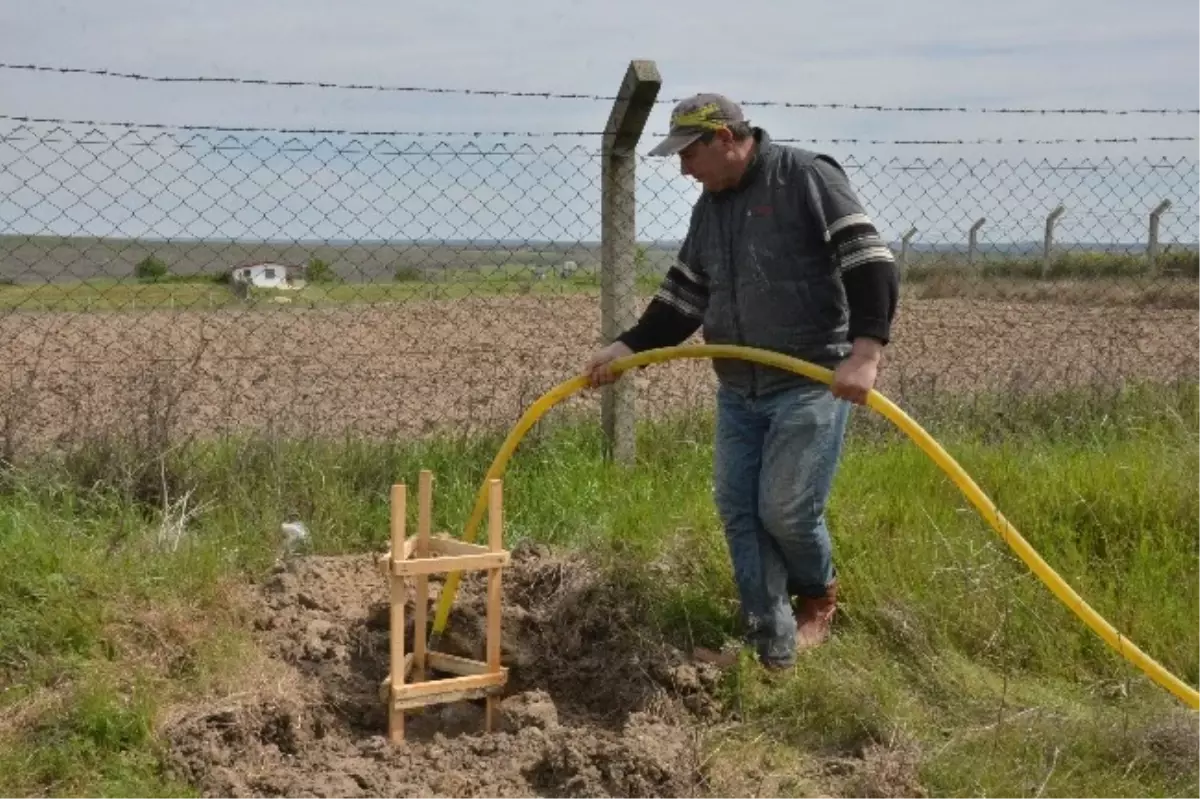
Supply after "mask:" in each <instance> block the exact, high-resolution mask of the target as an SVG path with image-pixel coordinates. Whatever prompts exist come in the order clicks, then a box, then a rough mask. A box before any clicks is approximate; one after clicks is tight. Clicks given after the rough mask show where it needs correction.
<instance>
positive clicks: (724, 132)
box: [713, 127, 733, 144]
mask: <svg viewBox="0 0 1200 799" xmlns="http://www.w3.org/2000/svg"><path fill="white" fill-rule="evenodd" d="M713 138H715V139H717V141H719V142H721V144H729V143H730V142H732V141H733V131H731V130H730V129H729V128H726V127H720V128H717V129H716V131H715V132H714V135H713Z"/></svg>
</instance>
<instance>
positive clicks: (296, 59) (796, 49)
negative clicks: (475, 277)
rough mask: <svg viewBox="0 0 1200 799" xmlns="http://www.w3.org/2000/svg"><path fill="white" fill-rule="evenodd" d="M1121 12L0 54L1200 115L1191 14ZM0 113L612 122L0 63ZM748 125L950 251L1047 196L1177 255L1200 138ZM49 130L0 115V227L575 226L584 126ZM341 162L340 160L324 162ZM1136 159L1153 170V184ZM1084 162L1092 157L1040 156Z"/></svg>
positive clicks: (1168, 118)
mask: <svg viewBox="0 0 1200 799" xmlns="http://www.w3.org/2000/svg"><path fill="white" fill-rule="evenodd" d="M1136 8H1137V6H1136V5H1135V3H1133V2H1114V1H1112V0H1093V1H1092V2H1086V3H1085V2H1078V1H1077V0H1056V2H1054V3H1042V2H1033V0H1010V1H1009V2H1006V3H996V4H971V5H968V4H964V3H962V2H952V0H910V2H908V3H904V4H880V3H868V2H842V3H819V4H803V3H795V2H745V3H742V4H741V5H738V4H735V3H730V2H724V3H717V2H711V0H692V1H691V2H688V3H686V4H685V3H674V4H672V3H667V2H662V1H661V0H660V2H658V3H646V2H630V1H629V0H610V2H606V3H595V2H592V3H583V2H576V1H572V0H557V1H556V2H548V1H547V0H527V1H526V2H524V3H520V4H513V3H508V4H503V3H466V2H461V1H458V2H442V3H439V4H436V5H435V4H428V5H426V6H417V5H416V4H398V3H395V2H391V3H387V2H381V1H378V0H344V2H340V3H337V4H334V3H332V2H324V3H321V2H313V1H312V0H256V2H254V3H247V2H244V0H243V1H242V2H232V1H231V0H207V2H205V3H195V2H181V1H178V0H177V1H176V2H166V1H165V0H144V1H142V2H135V1H134V0H106V2H104V3H95V2H81V1H79V0H75V1H74V2H69V1H67V0H60V2H46V3H15V2H14V3H6V4H3V5H0V61H3V62H6V63H9V64H37V65H43V66H61V67H72V68H85V69H110V70H116V71H125V72H134V73H139V74H145V75H158V76H184V75H205V76H214V77H242V78H251V79H271V80H304V81H329V82H342V83H367V84H380V85H387V86H422V87H430V88H445V89H489V90H490V89H499V90H507V91H517V92H525V91H535V92H555V93H580V94H589V95H603V96H611V95H612V94H614V93H615V92H616V90H617V88H618V86H619V85H620V81H621V78H622V76H623V75H624V73H625V70H626V68H627V66H628V64H629V62H630V60H631V59H650V60H653V61H654V62H655V64H656V66H657V69H658V71H659V73H660V74H661V76H662V79H663V85H662V88H661V90H660V93H659V97H660V98H661V99H663V100H669V99H671V98H676V97H681V96H685V95H687V94H689V93H692V92H695V91H720V92H723V93H725V94H727V95H729V96H730V97H732V98H734V99H735V100H739V101H764V100H766V101H772V102H784V101H790V102H797V103H838V104H846V105H850V104H864V105H878V104H882V105H890V106H896V105H903V106H914V105H919V106H946V105H950V106H967V107H970V108H972V109H981V108H1064V107H1067V108H1080V107H1087V108H1102V109H1132V108H1147V107H1156V108H1157V107H1167V108H1185V109H1195V108H1196V107H1198V106H1200V99H1198V95H1200V79H1198V62H1200V50H1198V38H1197V36H1198V34H1197V30H1198V24H1200V19H1198V10H1197V4H1196V3H1195V2H1194V0H1190V1H1189V2H1183V1H1182V0H1157V2H1155V4H1154V13H1153V14H1147V13H1139V12H1138V11H1137V10H1135V9H1136ZM0 97H3V100H4V101H3V103H2V104H0V113H4V114H9V115H12V116H28V117H45V118H54V119H69V120H94V121H98V122H135V123H155V124H165V125H208V126H233V127H245V126H263V127H277V128H313V127H316V128H332V129H339V130H357V131H394V132H414V131H435V132H439V131H467V132H472V131H519V132H533V133H546V132H551V131H585V132H594V131H597V130H600V129H602V127H603V126H604V123H605V121H606V119H607V117H608V113H609V109H610V107H611V102H610V101H608V100H591V99H557V98H552V99H547V98H540V97H538V98H515V97H491V96H468V95H463V94H455V93H445V94H437V93H405V92H384V91H360V90H346V89H319V88H309V87H300V88H283V87H271V86H248V85H228V84H196V83H172V84H162V83H151V82H145V81H132V80H123V79H117V78H112V77H99V76H90V75H75V74H68V75H60V74H56V73H45V72H26V71H19V70H11V69H0ZM669 111H670V104H669V103H667V102H662V103H659V104H658V105H657V106H656V108H655V111H654V113H653V114H652V115H651V118H650V120H649V123H648V125H647V134H646V136H644V138H643V140H642V142H641V143H640V144H639V146H638V150H639V152H641V153H645V152H646V151H647V150H648V149H649V148H650V147H651V146H652V144H653V134H658V133H661V132H663V131H664V130H665V129H666V126H667V120H668V115H669ZM746 111H747V115H748V116H749V117H750V119H751V121H752V122H754V123H755V124H759V125H762V126H764V127H765V128H766V129H767V130H768V131H769V132H770V133H771V135H772V136H774V137H775V138H799V139H805V140H808V139H818V140H821V141H820V142H818V143H809V142H807V141H806V142H804V143H803V145H802V146H805V147H810V148H812V149H820V150H823V151H825V152H829V153H831V154H833V155H834V156H835V157H837V158H838V159H839V160H841V161H842V162H843V163H845V164H847V167H848V169H849V171H850V173H851V176H852V179H854V180H856V182H857V184H858V185H859V186H860V193H861V194H862V196H863V198H864V201H866V202H867V204H868V206H869V210H870V211H871V213H872V214H873V215H875V216H876V217H877V218H878V219H879V221H880V223H881V225H882V226H883V227H884V228H885V230H886V232H887V235H888V236H889V237H890V238H892V239H895V238H896V237H898V236H899V235H900V234H901V233H902V232H903V231H904V230H906V229H907V228H908V227H909V226H912V225H915V226H917V227H918V228H919V231H920V235H921V236H928V237H933V238H935V239H938V238H940V239H953V238H955V237H959V236H960V234H961V236H964V237H965V233H963V232H962V231H964V230H965V227H966V226H969V225H970V223H971V222H972V221H973V220H974V219H975V218H977V217H979V216H985V217H987V218H988V219H989V222H988V224H987V225H986V226H985V228H984V231H983V233H982V234H981V235H982V236H983V237H985V238H986V237H987V236H989V235H990V236H995V237H1009V238H1037V237H1038V236H1040V228H1041V226H1042V225H1043V224H1044V222H1043V220H1044V216H1045V213H1046V212H1048V211H1049V210H1050V209H1051V208H1053V207H1054V206H1055V205H1056V204H1057V203H1059V202H1062V203H1063V204H1064V205H1066V206H1067V211H1066V213H1065V214H1064V216H1063V219H1062V221H1061V222H1060V226H1061V229H1062V231H1063V235H1065V236H1077V237H1082V238H1088V237H1094V235H1095V234H1097V232H1107V233H1110V234H1112V235H1113V236H1115V237H1118V238H1128V237H1130V236H1133V237H1139V236H1143V235H1144V225H1145V216H1146V214H1147V213H1148V212H1149V209H1150V208H1152V207H1153V206H1154V205H1156V204H1157V203H1158V202H1159V198H1160V197H1169V198H1171V199H1172V201H1173V212H1172V213H1173V216H1171V215H1169V218H1164V226H1165V227H1166V228H1167V229H1168V231H1173V235H1175V236H1176V237H1179V238H1182V239H1190V240H1192V241H1194V240H1195V238H1196V235H1197V233H1196V228H1197V225H1196V219H1195V215H1196V214H1195V211H1196V205H1197V203H1196V183H1197V180H1196V166H1195V162H1196V146H1197V145H1196V142H1195V141H1190V142H1150V141H1144V140H1143V141H1140V142H1138V143H1136V144H1128V143H1127V144H1066V145H1064V144H1057V145H1049V144H1046V145H1034V144H1005V145H995V144H990V145H942V146H920V147H917V146H913V145H881V144H867V143H848V142H831V141H828V140H830V139H835V138H836V139H860V140H863V139H879V140H886V141H894V140H909V139H938V140H944V139H967V140H973V139H979V138H986V139H996V138H1003V139H1011V138H1017V137H1020V138H1026V139H1060V138H1066V139H1075V138H1087V139H1094V138H1128V137H1138V138H1140V139H1145V137H1154V136H1160V137H1161V136H1168V137H1170V136H1195V135H1196V132H1197V130H1196V128H1197V121H1198V117H1197V115H1196V114H1182V115H1165V116H1164V115H1136V114H1131V115H1116V114H1110V115H1093V114H1088V115H1079V114H1074V115H1062V114H1046V115H1028V114H997V113H979V112H978V111H972V112H971V113H901V112H877V111H863V110H851V109H820V110H810V109H796V108H785V107H759V106H748V107H747V108H746ZM57 128H59V126H56V125H54V124H52V123H38V124H26V125H22V124H20V123H18V122H14V121H11V120H2V119H0V232H18V233H59V234H64V233H65V234H70V233H89V234H94V235H135V236H150V237H163V236H166V237H206V236H218V237H249V238H263V237H268V238H287V239H314V238H315V239H344V238H352V239H353V238H389V237H420V236H433V237H445V238H474V237H480V238H497V237H506V238H509V237H516V238H568V239H576V238H578V239H592V238H596V237H597V236H598V235H599V162H598V160H597V159H596V157H595V155H594V153H595V150H596V148H597V146H598V138H597V137H595V136H585V137H530V138H522V137H510V138H503V139H497V138H486V137H485V138H472V137H470V136H463V135H460V136H423V137H408V136H402V135H399V134H397V135H390V136H382V137H381V136H373V137H364V136H359V137H345V136H329V135H311V134H302V135H287V134H276V133H262V134H253V135H251V134H238V135H234V136H228V135H224V134H220V133H214V132H204V133H197V134H185V133H175V134H172V135H171V136H161V135H160V133H161V131H158V130H151V129H141V130H138V129H135V130H132V131H130V130H126V129H121V128H113V127H104V126H101V127H100V128H99V129H98V131H95V132H93V131H92V126H90V125H66V126H61V129H57ZM351 139H354V140H355V141H354V144H353V145H352V146H351V144H350V143H351ZM147 142H151V143H152V144H151V146H144V145H145V144H146V143H147ZM181 144H186V145H187V146H186V147H185V146H181ZM214 145H217V146H218V147H220V149H214ZM472 145H474V146H477V147H482V148H484V149H487V150H493V148H500V149H499V150H498V151H495V150H493V151H492V152H491V153H490V154H489V155H487V156H468V155H461V154H459V155H450V154H444V155H441V156H434V155H420V154H418V152H421V153H424V152H427V151H429V150H431V149H432V150H435V151H436V150H437V149H438V148H441V151H442V152H443V153H463V152H467V151H469V148H470V147H471V146H472ZM355 147H357V148H359V150H360V151H359V152H345V151H346V150H347V149H348V148H349V149H350V150H353V149H354V148H355ZM518 150H519V153H518V154H514V152H515V151H518ZM414 151H418V152H414ZM939 159H940V160H939ZM1106 159H1108V160H1106ZM1128 159H1131V160H1128ZM1161 159H1166V163H1168V164H1170V165H1172V166H1171V168H1169V169H1168V168H1153V164H1154V163H1157V162H1159V161H1160V160H1161ZM1181 161H1182V162H1184V163H1181ZM1084 162H1086V163H1088V164H1091V165H1095V164H1099V165H1100V168H1098V169H1095V170H1091V171H1080V170H1069V169H1063V168H1062V167H1064V166H1067V165H1072V166H1073V165H1079V164H1081V163H1084ZM947 163H952V164H957V165H958V166H955V167H946V166H945V164H947ZM929 164H935V165H936V164H940V165H941V166H935V168H933V169H929V168H928V165H929ZM1147 164H1150V166H1147ZM964 165H966V166H964ZM1050 166H1054V167H1056V168H1054V169H1050V168H1048V167H1050ZM914 167H917V169H914ZM638 169H639V172H638V177H639V191H638V202H639V205H638V225H639V236H640V237H642V238H650V239H656V238H663V239H670V238H677V237H678V236H679V235H681V234H682V229H683V227H684V226H685V225H686V219H687V215H688V211H689V208H690V203H691V202H692V201H693V200H694V199H695V196H696V193H697V192H696V187H695V186H694V185H693V184H692V183H691V182H690V181H688V180H686V179H684V178H682V177H680V176H679V175H678V167H677V163H675V162H673V161H670V160H667V161H663V160H660V159H655V160H653V161H650V160H643V161H642V162H641V163H640V164H639V167H638ZM956 170H957V171H956Z"/></svg>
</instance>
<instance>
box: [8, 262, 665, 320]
mask: <svg viewBox="0 0 1200 799" xmlns="http://www.w3.org/2000/svg"><path fill="white" fill-rule="evenodd" d="M445 275H446V277H445V278H439V279H435V280H425V279H420V278H417V279H404V280H397V281H393V282H372V283H347V282H329V283H310V284H308V285H305V286H303V287H302V288H299V289H295V290H268V289H255V290H253V291H252V293H251V295H250V297H249V298H248V299H247V300H242V299H239V298H238V297H237V296H235V295H234V293H233V291H232V290H231V289H230V288H229V287H228V286H226V285H223V284H219V283H216V282H214V281H213V280H212V279H210V278H206V277H205V276H199V277H196V278H194V279H192V280H187V279H182V278H181V277H180V276H174V277H172V278H171V279H170V280H165V281H159V282H140V281H137V280H136V279H133V278H130V279H126V280H118V279H115V278H97V279H91V280H81V281H77V282H61V283H37V284H25V283H21V284H7V285H0V311H14V310H22V311H57V312H71V313H81V312H92V311H97V312H98V311H138V310H163V309H166V310H185V309H193V310H209V309H218V308H247V307H251V308H253V307H259V308H265V307H272V306H278V305H280V304H286V305H287V306H289V307H300V308H324V307H331V306H339V305H350V304H378V303H394V302H411V301H414V300H435V299H458V298H462V297H473V296H482V297H487V296H509V295H523V294H532V295H536V296H561V295H564V294H566V295H571V294H579V295H588V294H593V295H594V294H598V293H599V291H600V284H599V280H598V279H597V278H596V277H595V276H593V275H590V274H579V275H577V276H571V277H560V276H557V275H552V274H548V275H546V276H545V277H544V278H536V277H535V276H534V272H533V269H532V268H531V267H520V266H507V267H497V268H494V269H480V270H447V272H446V273H445ZM657 287H658V281H657V279H655V278H652V277H642V278H640V279H639V280H638V285H637V290H638V292H639V293H640V294H643V295H648V294H651V293H653V292H654V290H655V289H656V288H657Z"/></svg>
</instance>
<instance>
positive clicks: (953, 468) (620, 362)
mask: <svg viewBox="0 0 1200 799" xmlns="http://www.w3.org/2000/svg"><path fill="white" fill-rule="evenodd" d="M680 358H736V359H741V360H747V361H753V362H756V363H760V364H765V365H767V366H774V367H778V368H780V369H785V370H787V371H790V372H795V373H796V374H800V375H803V376H805V377H808V378H811V379H813V380H817V381H820V382H822V383H825V384H830V383H832V382H833V372H832V371H831V370H829V369H826V368H824V367H822V366H817V365H815V364H812V363H808V362H807V361H803V360H800V359H799V358H793V357H790V356H788V355H783V354H781V353H776V352H770V351H768V350H761V349H756V348H754V347H741V346H734V345H726V344H697V345H689V346H678V347H663V348H661V349H656V350H647V351H646V352H640V353H637V354H635V355H630V356H628V357H625V358H618V359H616V360H614V361H613V362H612V364H611V366H612V371H613V373H614V374H621V373H623V372H625V371H628V370H629V369H634V368H637V367H640V366H646V365H648V364H652V363H661V362H663V361H671V360H676V359H680ZM588 385H589V384H588V379H587V377H585V376H582V375H581V376H579V377H575V378H573V379H571V380H568V381H566V382H564V383H560V384H559V385H557V386H555V387H554V388H552V389H551V390H550V391H548V392H546V393H545V394H543V395H542V396H541V397H539V398H538V400H537V401H536V402H535V403H534V404H533V405H531V406H530V407H529V410H527V411H526V412H525V413H524V414H523V415H522V416H521V418H520V420H518V421H517V424H516V425H515V426H514V427H513V428H512V430H511V431H509V434H508V437H507V438H506V439H505V440H504V444H503V445H502V446H501V447H500V451H499V452H498V453H496V457H495V459H494V460H493V461H492V465H491V467H490V468H489V469H488V471H487V475H486V476H485V477H484V480H483V485H481V486H480V488H479V495H478V497H477V499H476V501H475V508H474V510H473V511H472V512H471V516H470V519H469V520H468V521H467V527H466V532H465V534H464V539H465V540H466V541H468V542H473V541H474V540H475V536H476V534H477V532H478V529H479V523H480V522H481V521H482V519H483V515H484V513H485V511H486V510H487V485H488V481H489V480H492V479H495V478H499V477H500V476H501V475H502V474H503V473H504V467H505V466H506V465H507V464H508V461H509V459H510V458H511V457H512V454H513V452H514V451H515V450H516V448H517V444H518V443H520V441H521V439H522V438H524V437H525V434H526V433H528V432H529V429H530V428H531V427H533V425H534V424H535V423H536V422H537V420H538V419H540V418H541V417H542V415H543V414H545V413H546V411H548V410H549V409H550V408H552V407H553V406H554V405H556V404H558V403H559V402H561V401H562V400H564V399H566V398H567V397H569V396H570V395H572V394H574V393H575V392H577V391H580V390H582V389H585V388H587V387H588ZM867 406H868V407H870V408H872V409H873V410H875V411H877V412H879V413H880V414H882V415H883V416H885V417H886V418H887V419H889V420H890V421H891V422H892V423H894V424H895V425H896V426H897V427H899V428H900V429H901V430H902V431H903V432H904V433H905V434H907V435H908V437H909V438H911V439H912V440H913V441H914V442H916V444H917V446H918V447H920V448H921V449H922V450H924V452H925V454H926V455H928V456H929V457H930V458H932V459H933V461H934V463H936V464H937V465H938V466H939V467H941V469H942V471H944V472H945V473H946V475H947V476H949V478H950V479H951V480H952V481H953V482H954V484H955V485H957V486H958V487H959V489H960V490H961V491H962V493H963V494H965V495H966V497H967V499H969V500H970V501H971V504H973V505H974V506H975V507H976V509H977V510H978V511H979V513H980V515H982V516H983V518H984V519H985V520H987V522H988V524H990V525H991V526H992V528H993V529H994V530H995V531H996V532H997V533H999V535H1000V537H1001V538H1002V539H1003V540H1004V543H1006V544H1008V546H1009V547H1010V548H1011V549H1012V550H1013V551H1014V552H1015V553H1016V554H1017V556H1018V557H1020V558H1021V560H1023V561H1024V562H1025V565H1027V566H1028V567H1029V568H1030V569H1031V570H1032V571H1033V573H1034V574H1036V575H1037V576H1038V578H1039V579H1040V580H1041V581H1042V582H1043V583H1045V585H1046V586H1047V587H1048V588H1049V589H1050V591H1051V592H1052V593H1053V594H1054V595H1055V596H1056V597H1058V599H1059V601H1061V602H1062V603H1063V604H1064V605H1066V606H1067V607H1068V608H1070V609H1071V611H1072V612H1074V613H1075V615H1076V616H1078V617H1079V618H1080V619H1082V620H1083V622H1084V623H1085V624H1086V625H1087V626H1088V627H1090V628H1091V629H1092V630H1093V631H1094V632H1095V633H1096V634H1097V635H1099V636H1100V637H1101V638H1102V639H1103V640H1104V642H1105V643H1107V644H1108V645H1109V646H1110V647H1112V648H1113V649H1115V650H1116V651H1117V652H1118V653H1119V654H1120V655H1121V656H1122V657H1124V658H1125V659H1126V660H1128V661H1129V662H1130V663H1132V664H1134V665H1135V666H1137V667H1138V668H1139V669H1141V670H1142V671H1143V672H1144V673H1145V674H1146V675H1148V676H1149V677H1150V679H1152V680H1154V681H1155V682H1156V683H1158V684H1159V685H1160V686H1162V687H1163V688H1165V689H1167V690H1168V691H1170V692H1171V693H1172V694H1174V695H1175V696H1176V697H1178V698H1179V699H1181V700H1182V701H1183V702H1184V703H1186V704H1187V705H1188V706H1189V707H1191V708H1192V709H1197V708H1200V693H1197V691H1196V689H1194V688H1192V687H1191V686H1189V685H1187V684H1186V683H1184V682H1183V681H1182V680H1180V679H1179V678H1178V677H1176V676H1174V675H1173V674H1171V673H1170V672H1169V671H1167V670H1166V669H1164V668H1163V667H1162V666H1161V665H1160V664H1159V663H1158V662H1157V661H1155V660H1154V659H1153V658H1151V657H1150V656H1149V655H1147V654H1146V653H1145V652H1143V651H1142V650H1141V649H1139V648H1138V647H1137V646H1135V645H1134V644H1133V642H1132V641H1130V640H1129V639H1127V638H1125V637H1124V636H1122V635H1121V633H1119V632H1118V631H1117V630H1116V628H1114V627H1113V626H1112V625H1111V624H1109V623H1108V622H1107V621H1105V620H1104V618H1103V617H1102V616H1100V614H1098V613H1097V612H1096V611H1095V610H1093V609H1092V608H1091V607H1090V606H1089V605H1088V604H1087V603H1086V602H1084V601H1083V598H1082V597H1080V596H1079V594H1077V593H1075V591H1074V590H1072V588H1071V587H1070V586H1069V585H1067V584H1066V583H1065V582H1064V581H1063V579H1062V578H1061V577H1059V576H1058V574H1057V573H1056V572H1055V571H1054V569H1052V568H1051V567H1050V565H1049V564H1048V563H1046V561H1044V560H1042V558H1041V556H1040V555H1038V553H1037V551H1035V550H1034V548H1033V547H1031V546H1030V545H1029V542H1027V541H1026V540H1025V539H1024V538H1023V537H1022V536H1021V534H1020V533H1018V532H1017V530H1016V528H1015V527H1013V526H1012V524H1010V523H1009V522H1008V520H1007V519H1005V518H1004V516H1003V515H1002V514H1001V513H1000V511H999V510H998V509H997V508H996V506H995V505H994V504H993V503H992V501H991V500H990V499H988V498H987V496H986V495H985V494H984V493H983V491H981V490H980V489H979V486H977V485H976V484H975V482H974V481H973V480H972V479H971V478H970V476H968V475H967V473H966V472H965V471H963V469H962V467H961V466H959V465H958V463H957V462H956V461H955V460H954V459H953V458H952V457H950V455H949V454H948V453H947V452H946V451H945V450H944V449H943V448H942V447H941V445H940V444H938V442H937V441H935V440H934V439H933V437H932V436H930V435H929V433H927V432H925V430H924V429H922V428H921V426H920V425H918V424H917V423H916V422H914V421H913V420H912V419H911V418H910V417H909V416H908V414H906V413H905V412H904V411H902V410H901V409H900V408H898V407H897V406H896V405H895V404H893V403H892V402H891V401H890V400H888V399H887V398H886V397H884V396H883V395H882V394H880V393H879V392H878V391H872V392H871V393H870V394H869V395H868V396H867ZM458 580H459V573H458V572H452V573H451V574H449V575H448V577H447V579H446V585H445V587H444V589H443V590H442V593H441V597H440V599H439V601H438V608H437V613H436V615H435V616H434V620H433V636H434V640H435V641H436V640H437V637H438V636H440V635H441V632H442V630H443V629H445V626H446V621H447V620H448V618H449V615H450V605H451V604H452V603H453V602H454V595H455V593H456V592H457V589H458Z"/></svg>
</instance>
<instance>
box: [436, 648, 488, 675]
mask: <svg viewBox="0 0 1200 799" xmlns="http://www.w3.org/2000/svg"><path fill="white" fill-rule="evenodd" d="M428 662H429V668H431V669H437V670H438V671H444V672H448V673H450V674H457V675H459V676H461V677H466V676H468V675H471V674H489V673H491V671H490V669H489V668H488V664H486V663H483V662H481V661H478V660H471V659H469V658H460V657H459V656H458V655H447V654H446V653H445V652H430V653H429V661H428Z"/></svg>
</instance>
